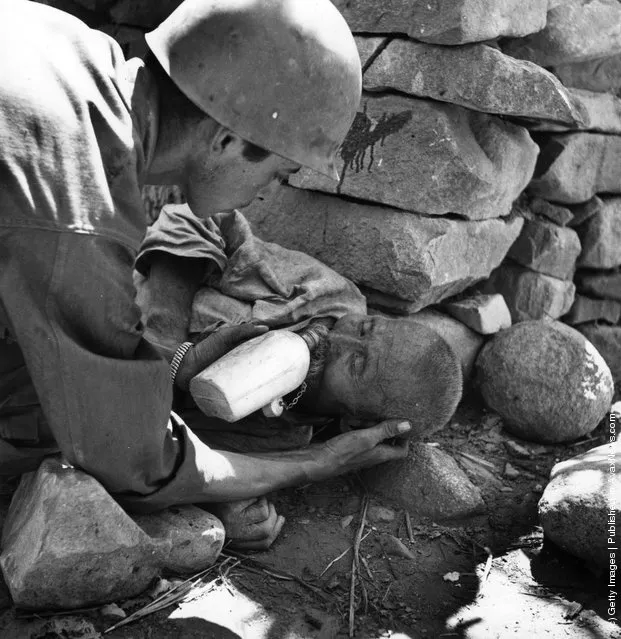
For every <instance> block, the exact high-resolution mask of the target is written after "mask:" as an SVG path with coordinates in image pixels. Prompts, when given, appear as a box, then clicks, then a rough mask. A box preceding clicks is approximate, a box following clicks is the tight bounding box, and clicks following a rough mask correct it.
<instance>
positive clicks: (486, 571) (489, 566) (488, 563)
mask: <svg viewBox="0 0 621 639" xmlns="http://www.w3.org/2000/svg"><path fill="white" fill-rule="evenodd" d="M483 549H484V550H485V552H486V553H487V561H486V562H485V568H484V569H483V574H482V575H481V587H483V584H485V582H486V581H487V578H488V577H489V573H490V572H491V570H492V562H493V561H494V555H493V554H492V551H491V550H490V549H489V548H488V547H487V546H483Z"/></svg>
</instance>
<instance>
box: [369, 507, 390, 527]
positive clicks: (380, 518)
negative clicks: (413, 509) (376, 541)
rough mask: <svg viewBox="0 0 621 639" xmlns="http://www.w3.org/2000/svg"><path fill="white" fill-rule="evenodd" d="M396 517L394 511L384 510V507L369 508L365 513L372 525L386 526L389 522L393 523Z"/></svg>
mask: <svg viewBox="0 0 621 639" xmlns="http://www.w3.org/2000/svg"><path fill="white" fill-rule="evenodd" d="M396 516H397V515H396V513H395V511H394V510H391V509H390V508H385V507H384V506H370V507H369V510H368V512H367V517H368V518H369V521H371V522H373V523H374V524H388V523H390V522H391V521H394V520H395V517H396Z"/></svg>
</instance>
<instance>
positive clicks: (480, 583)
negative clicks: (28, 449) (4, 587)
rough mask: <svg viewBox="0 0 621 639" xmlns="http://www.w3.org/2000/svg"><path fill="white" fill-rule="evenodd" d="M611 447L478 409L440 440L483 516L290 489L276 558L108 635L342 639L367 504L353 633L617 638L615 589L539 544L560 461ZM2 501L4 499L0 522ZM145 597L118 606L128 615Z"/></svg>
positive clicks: (48, 637)
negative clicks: (518, 436)
mask: <svg viewBox="0 0 621 639" xmlns="http://www.w3.org/2000/svg"><path fill="white" fill-rule="evenodd" d="M603 437H604V433H603V428H600V429H598V430H597V431H595V433H594V434H592V435H591V436H590V437H589V438H583V440H581V441H578V442H577V443H575V444H573V445H571V446H564V445H558V446H541V445H532V444H528V443H526V442H519V441H517V440H515V439H512V438H510V437H508V436H507V435H506V434H505V433H504V432H503V429H502V423H501V422H500V420H499V419H498V418H497V417H496V416H495V415H493V414H490V413H487V412H485V411H484V410H482V409H481V408H479V407H478V406H477V405H476V403H475V402H474V401H473V400H470V402H469V403H468V404H467V405H463V406H461V407H460V409H459V411H458V413H457V415H456V416H455V418H454V419H453V420H452V422H451V423H450V424H449V426H447V428H446V429H444V430H443V431H442V432H441V433H438V434H436V435H435V436H434V437H433V441H434V442H436V443H437V445H438V446H439V447H440V448H441V449H442V450H444V451H446V452H448V453H450V454H451V455H452V456H453V457H454V458H455V459H456V460H457V462H458V464H459V465H460V466H461V467H462V468H463V469H464V470H465V471H466V473H467V474H468V476H469V477H470V479H471V480H472V481H473V482H474V483H475V484H476V485H477V486H478V487H479V488H480V489H481V491H482V494H483V497H484V500H485V502H486V505H487V510H488V514H487V515H484V516H481V517H479V518H476V519H470V520H468V521H462V522H451V523H445V524H444V525H439V524H436V523H433V522H430V521H425V520H416V519H412V520H411V521H410V522H409V523H410V524H411V525H410V526H408V522H407V520H406V517H405V513H404V511H403V510H401V509H399V507H398V506H397V505H396V504H394V503H391V502H390V500H387V499H385V498H381V499H378V498H374V497H373V496H370V498H369V499H368V500H367V496H366V492H365V488H364V485H363V483H362V481H361V480H360V479H359V478H357V477H356V476H349V477H345V478H341V479H339V480H335V481H332V482H326V483H321V484H315V485H308V486H303V487H300V488H297V489H291V490H288V491H283V492H282V493H279V494H278V495H275V497H274V498H275V501H276V502H277V504H278V507H279V511H280V512H282V513H283V514H284V515H285V516H286V517H287V524H286V526H285V528H284V532H283V534H282V535H281V538H280V539H279V540H278V541H277V543H276V544H275V545H274V546H273V548H272V549H271V550H270V551H269V552H265V553H256V554H252V556H250V555H245V556H244V557H243V558H242V559H241V561H239V559H240V557H234V556H231V557H224V556H223V557H222V558H221V560H220V562H219V563H218V565H217V566H216V567H214V569H213V570H212V571H211V572H210V573H209V574H207V575H206V576H205V577H204V579H203V582H202V583H201V584H200V585H196V586H194V587H193V589H192V590H191V591H190V593H189V594H188V595H187V596H186V597H185V600H184V601H182V602H180V603H176V604H175V605H172V606H170V607H168V608H166V609H165V610H163V611H160V612H157V613H155V614H153V615H150V616H148V617H145V618H143V619H141V620H139V621H136V622H134V623H132V624H128V625H127V626H125V627H122V628H119V629H117V630H113V631H112V632H109V633H108V634H106V635H105V636H108V637H110V638H111V639H112V638H117V639H120V638H126V639H129V638H132V639H134V638H135V639H150V638H156V637H179V638H186V637H187V638H191V637H196V638H198V637H201V638H209V637H213V638H214V639H215V638H220V637H222V638H226V637H242V638H244V639H246V638H247V639H255V638H257V639H259V638H260V639H294V638H296V639H297V638H300V639H302V638H305V639H306V638H308V639H310V638H313V639H328V638H330V637H346V636H347V634H348V627H349V623H350V614H351V613H350V603H351V602H350V593H351V572H352V551H351V546H352V544H353V543H354V540H355V537H356V534H357V533H358V531H359V529H360V526H361V519H362V512H363V510H364V505H365V503H367V501H368V508H367V510H366V516H365V518H364V527H363V528H362V537H361V539H362V541H361V544H360V552H359V558H360V561H359V564H358V570H357V571H356V574H357V583H356V589H355V598H354V601H353V609H354V610H355V614H354V615H353V617H352V620H353V623H354V628H355V636H356V637H359V638H361V639H363V638H379V637H395V638H396V637H401V638H403V639H407V638H411V639H416V638H419V637H433V638H436V637H464V638H466V637H467V638H468V639H493V638H496V637H498V638H502V639H504V638H505V637H515V638H522V637H523V638H524V639H526V638H527V637H570V638H571V637H575V638H576V639H577V638H581V639H583V638H585V637H588V638H589V639H608V638H613V639H614V638H621V630H619V629H618V628H617V627H616V626H613V625H612V624H609V623H608V622H606V621H605V619H606V617H607V615H606V608H607V602H606V594H607V590H605V588H604V587H605V586H606V583H605V582H606V579H605V578H604V577H603V576H602V577H596V576H594V575H591V573H589V572H588V571H587V570H586V569H585V568H584V566H582V565H581V564H580V563H579V562H578V561H576V560H573V559H572V558H571V557H569V556H567V555H563V554H562V553H561V552H560V551H559V550H557V549H555V548H554V547H552V546H551V545H550V544H549V543H547V542H546V543H544V541H543V538H542V533H541V529H540V528H539V527H538V522H537V510H536V506H537V502H538V500H539V497H540V495H541V492H542V489H543V487H544V486H545V484H546V481H547V477H548V473H549V470H550V468H551V467H552V465H553V464H554V463H555V462H556V461H557V460H559V459H566V458H568V457H572V456H574V455H576V454H578V453H581V452H583V451H585V450H587V449H589V448H592V447H593V446H596V445H598V444H600V443H602V442H603ZM7 505H8V497H5V498H4V501H3V513H5V512H6V506H7ZM408 527H409V528H410V530H408ZM348 549H349V550H348ZM343 553H345V554H344V555H343V556H342V557H341V558H340V559H338V560H337V561H334V560H335V559H336V558H338V557H339V556H341V555H342V554H343ZM204 584H208V585H207V586H205V585H204ZM4 599H5V605H10V601H9V599H8V595H7V596H6V597H4ZM149 601H150V599H149V598H148V597H146V596H145V597H143V598H141V599H137V600H135V601H130V602H118V604H119V606H120V607H121V608H122V609H123V611H124V613H126V614H131V613H132V612H134V611H135V610H137V609H140V608H141V607H143V606H144V605H145V604H146V603H148V602H149ZM116 614H117V615H118V614H122V613H119V611H118V610H116ZM114 615H115V611H114V609H113V610H110V609H109V610H107V611H106V613H105V614H104V613H103V612H102V610H101V609H100V610H91V611H84V612H82V613H80V614H67V615H64V616H46V615H28V614H26V613H22V612H20V611H17V610H15V609H10V608H9V609H7V610H5V612H4V613H3V614H2V616H0V638H1V639H21V638H24V639H26V638H28V639H54V638H56V637H59V638H61V637H62V638H63V639H91V638H93V639H94V638H95V637H102V636H104V631H105V630H106V629H107V628H109V627H110V626H112V625H113V624H115V623H116V622H118V621H119V620H120V619H119V617H115V616H114Z"/></svg>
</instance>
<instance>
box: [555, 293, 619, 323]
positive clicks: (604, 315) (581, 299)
mask: <svg viewBox="0 0 621 639" xmlns="http://www.w3.org/2000/svg"><path fill="white" fill-rule="evenodd" d="M597 320H603V321H605V322H608V323H609V324H618V323H619V320H621V303H619V302H615V301H614V300H598V299H594V298H592V297H585V296H584V295H576V298H575V300H574V303H573V306H572V307H571V309H569V313H567V315H565V317H563V321H564V322H565V323H566V324H571V325H572V326H574V325H576V324H585V323H586V322H594V321H597Z"/></svg>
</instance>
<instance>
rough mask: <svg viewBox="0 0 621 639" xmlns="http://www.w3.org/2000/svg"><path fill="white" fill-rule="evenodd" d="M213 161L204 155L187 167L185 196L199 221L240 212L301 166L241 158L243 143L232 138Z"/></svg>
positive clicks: (282, 160) (274, 158)
mask: <svg viewBox="0 0 621 639" xmlns="http://www.w3.org/2000/svg"><path fill="white" fill-rule="evenodd" d="M225 142H227V144H226V146H225V148H223V149H221V150H220V152H219V153H218V154H216V157H215V158H214V154H213V153H209V152H207V151H206V152H205V154H204V157H202V158H201V157H200V154H199V157H197V158H196V159H195V161H194V162H192V163H191V164H190V165H189V167H188V174H187V178H186V187H185V189H184V190H185V193H186V196H187V198H188V204H189V205H190V208H191V209H192V211H193V213H194V214H195V215H197V216H198V217H202V218H207V217H209V216H211V215H213V214H215V213H218V212H220V211H229V210H232V209H236V208H243V207H244V206H247V205H248V204H250V203H251V202H252V201H253V200H254V199H255V198H256V197H260V196H262V195H267V192H268V191H269V190H271V189H273V188H274V187H275V186H277V185H278V184H279V183H280V182H282V181H284V180H285V179H286V178H287V176H289V175H291V174H292V173H295V172H296V171H298V170H299V168H300V165H299V164H297V163H295V162H291V161H290V160H286V159H285V158H282V157H280V156H278V155H275V154H273V153H272V154H269V155H268V156H267V157H266V158H264V159H262V160H260V161H253V160H250V159H248V158H247V157H245V155H244V142H243V140H241V139H240V138H238V137H236V136H232V137H231V139H230V140H225Z"/></svg>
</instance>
